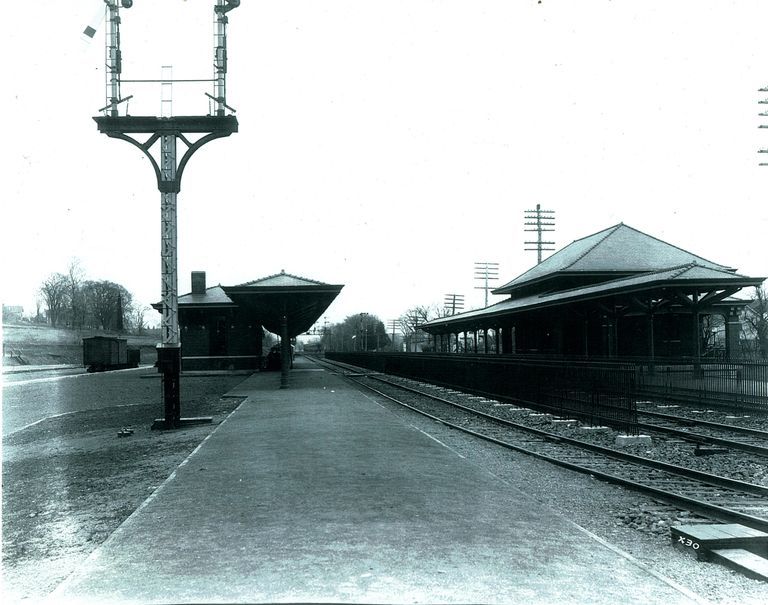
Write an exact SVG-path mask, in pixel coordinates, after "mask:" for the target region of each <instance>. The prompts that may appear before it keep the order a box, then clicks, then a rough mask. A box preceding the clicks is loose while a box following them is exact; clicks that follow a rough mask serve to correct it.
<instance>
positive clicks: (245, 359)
mask: <svg viewBox="0 0 768 605" xmlns="http://www.w3.org/2000/svg"><path fill="white" fill-rule="evenodd" d="M343 287H344V286H343V285H332V284H326V283H323V282H319V281H315V280H312V279H308V278H305V277H299V276H297V275H291V274H290V273H286V272H285V271H281V272H280V273H276V274H274V275H270V276H267V277H263V278H260V279H257V280H253V281H249V282H246V283H243V284H239V285H235V286H222V285H216V286H211V287H208V286H207V285H206V275H205V272H204V271H193V272H192V291H191V292H190V293H188V294H185V295H183V296H180V297H179V326H180V332H181V355H182V370H183V371H194V370H239V369H254V370H255V369H259V368H261V367H262V366H263V359H264V351H263V330H264V329H266V330H268V331H269V332H272V333H274V334H277V335H278V336H280V338H281V341H282V342H283V343H284V344H285V345H286V346H290V345H289V343H290V340H291V339H292V338H294V337H296V336H297V335H299V334H301V333H303V332H306V331H307V330H308V329H309V328H310V327H311V326H312V325H313V324H314V323H315V322H316V321H317V320H318V319H319V318H320V316H322V314H323V313H324V312H325V310H326V309H327V308H328V307H329V306H330V304H331V303H332V302H333V301H334V299H335V298H336V297H337V296H338V294H339V292H341V289H342V288H343ZM154 306H155V308H157V305H154ZM287 357H289V355H288V356H287Z"/></svg>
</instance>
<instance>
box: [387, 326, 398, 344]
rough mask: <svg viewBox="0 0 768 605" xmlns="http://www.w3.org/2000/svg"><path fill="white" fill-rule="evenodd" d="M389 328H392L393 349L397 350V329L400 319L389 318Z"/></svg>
mask: <svg viewBox="0 0 768 605" xmlns="http://www.w3.org/2000/svg"><path fill="white" fill-rule="evenodd" d="M388 323H389V329H390V330H392V350H393V351H394V350H395V330H396V329H397V323H398V321H397V320H396V319H390V320H389V322H388Z"/></svg>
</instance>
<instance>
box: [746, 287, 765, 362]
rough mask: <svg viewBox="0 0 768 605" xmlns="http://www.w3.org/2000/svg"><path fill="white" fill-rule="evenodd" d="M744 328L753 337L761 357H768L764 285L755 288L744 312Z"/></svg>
mask: <svg viewBox="0 0 768 605" xmlns="http://www.w3.org/2000/svg"><path fill="white" fill-rule="evenodd" d="M744 323H745V328H746V330H747V331H748V332H749V333H750V334H751V336H753V337H754V339H755V348H756V349H757V351H756V352H757V354H758V355H759V357H760V358H761V359H768V291H766V289H765V286H760V287H758V288H755V298H754V300H753V301H752V302H751V303H750V304H749V305H748V306H747V307H746V309H745V313H744Z"/></svg>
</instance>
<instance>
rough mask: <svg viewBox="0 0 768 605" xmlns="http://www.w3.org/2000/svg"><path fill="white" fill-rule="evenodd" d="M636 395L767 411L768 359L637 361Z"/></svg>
mask: <svg viewBox="0 0 768 605" xmlns="http://www.w3.org/2000/svg"><path fill="white" fill-rule="evenodd" d="M637 375H638V395H639V396H640V397H645V398H647V399H651V400H654V401H663V402H685V403H689V402H690V403H696V404H701V405H707V406H711V407H720V408H723V409H728V410H732V411H736V412H738V411H746V410H755V411H761V412H764V413H765V412H768V363H766V362H751V361H750V362H725V361H723V362H720V361H718V362H709V361H702V362H699V363H694V362H693V361H692V360H666V361H656V362H654V363H653V364H650V363H647V362H646V363H638V371H637Z"/></svg>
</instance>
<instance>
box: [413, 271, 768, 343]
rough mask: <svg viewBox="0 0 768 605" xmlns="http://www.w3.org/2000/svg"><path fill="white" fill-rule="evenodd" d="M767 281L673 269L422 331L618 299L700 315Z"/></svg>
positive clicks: (493, 309)
mask: <svg viewBox="0 0 768 605" xmlns="http://www.w3.org/2000/svg"><path fill="white" fill-rule="evenodd" d="M764 280H765V278H762V277H745V276H740V275H728V276H727V278H722V277H720V278H701V277H693V278H688V279H686V278H684V277H680V276H679V275H675V269H670V270H667V271H664V272H659V273H652V274H646V275H642V276H634V277H629V278H624V279H618V280H613V281H610V282H603V283H600V284H596V285H594V286H587V287H581V288H575V289H573V290H565V291H562V292H553V293H545V294H539V295H530V296H527V297H522V298H515V299H508V300H505V301H501V302H498V303H496V304H494V305H492V306H490V307H486V308H484V309H479V310H477V311H468V312H466V313H462V314H460V315H453V316H450V317H441V318H439V319H434V320H432V321H430V322H427V323H425V324H423V325H422V326H421V328H422V329H423V330H425V331H426V332H430V333H441V332H446V331H447V330H448V329H449V328H450V329H466V330H472V329H473V328H474V329H476V328H478V327H480V326H488V325H492V324H493V323H494V322H497V321H501V320H502V319H504V318H507V317H510V316H513V315H519V314H522V313H531V312H536V311H541V310H545V309H551V308H556V307H566V306H572V305H577V304H583V303H587V304H589V303H596V304H597V303H599V302H601V301H606V300H610V301H614V302H615V301H616V300H617V299H622V300H630V299H635V300H638V299H646V300H659V299H662V300H663V299H666V300H668V301H669V302H670V303H672V304H674V305H676V306H679V307H681V308H685V307H693V306H694V305H698V308H699V310H700V311H701V310H704V309H705V308H709V307H712V308H714V307H718V308H722V307H724V306H738V305H739V301H738V300H736V299H730V300H729V297H730V296H731V295H732V294H734V293H735V292H738V291H739V290H741V289H742V288H745V287H755V286H759V285H760V284H761V283H762V282H763V281H764Z"/></svg>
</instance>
